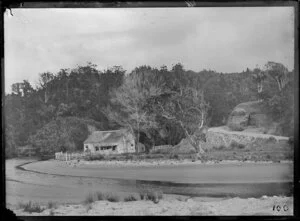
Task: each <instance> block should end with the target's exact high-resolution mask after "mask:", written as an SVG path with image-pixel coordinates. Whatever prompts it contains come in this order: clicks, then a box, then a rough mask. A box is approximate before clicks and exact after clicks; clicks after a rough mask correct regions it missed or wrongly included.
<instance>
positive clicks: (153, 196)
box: [140, 189, 163, 203]
mask: <svg viewBox="0 0 300 221" xmlns="http://www.w3.org/2000/svg"><path fill="white" fill-rule="evenodd" d="M140 197H141V199H142V200H151V201H153V202H154V203H158V202H159V200H161V199H162V198H163V192H162V191H161V190H159V191H155V190H152V189H146V190H142V191H141V192H140Z"/></svg>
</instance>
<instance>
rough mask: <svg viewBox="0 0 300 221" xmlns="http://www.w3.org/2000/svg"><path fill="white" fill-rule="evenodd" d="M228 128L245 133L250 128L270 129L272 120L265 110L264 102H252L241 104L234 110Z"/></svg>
mask: <svg viewBox="0 0 300 221" xmlns="http://www.w3.org/2000/svg"><path fill="white" fill-rule="evenodd" d="M227 126H228V127H229V128H230V129H231V130H232V131H243V130H245V129H246V128H248V127H255V128H268V127H269V126H270V119H269V118H268V116H267V114H266V113H265V111H264V110H263V106H262V102H260V101H250V102H246V103H241V104H239V105H237V106H236V107H235V108H234V109H233V111H232V112H231V114H230V115H229V118H228V121H227Z"/></svg>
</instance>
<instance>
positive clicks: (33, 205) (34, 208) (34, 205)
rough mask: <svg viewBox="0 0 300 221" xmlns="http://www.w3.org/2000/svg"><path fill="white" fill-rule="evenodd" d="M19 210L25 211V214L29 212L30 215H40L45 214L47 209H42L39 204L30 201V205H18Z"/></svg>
mask: <svg viewBox="0 0 300 221" xmlns="http://www.w3.org/2000/svg"><path fill="white" fill-rule="evenodd" d="M18 207H19V208H21V209H23V211H24V212H29V213H33V212H35V213H40V212H43V211H44V210H45V209H44V208H42V207H41V206H40V205H39V204H37V203H32V202H31V201H29V202H28V203H24V204H23V203H20V204H19V205H18Z"/></svg>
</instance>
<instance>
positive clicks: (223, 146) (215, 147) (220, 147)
mask: <svg viewBox="0 0 300 221" xmlns="http://www.w3.org/2000/svg"><path fill="white" fill-rule="evenodd" d="M213 149H216V150H224V149H226V146H225V145H223V144H221V145H219V146H214V147H213Z"/></svg>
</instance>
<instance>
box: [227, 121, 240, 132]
mask: <svg viewBox="0 0 300 221" xmlns="http://www.w3.org/2000/svg"><path fill="white" fill-rule="evenodd" d="M228 127H229V128H230V129H231V130H233V131H243V130H244V127H243V126H241V125H239V124H233V123H229V124H228Z"/></svg>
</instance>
